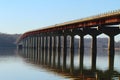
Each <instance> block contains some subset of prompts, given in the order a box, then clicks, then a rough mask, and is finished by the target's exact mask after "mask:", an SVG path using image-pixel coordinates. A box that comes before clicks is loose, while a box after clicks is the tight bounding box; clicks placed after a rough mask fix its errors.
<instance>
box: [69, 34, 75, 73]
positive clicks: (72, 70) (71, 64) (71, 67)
mask: <svg viewBox="0 0 120 80" xmlns="http://www.w3.org/2000/svg"><path fill="white" fill-rule="evenodd" d="M70 74H71V75H73V74H74V35H71V53H70Z"/></svg>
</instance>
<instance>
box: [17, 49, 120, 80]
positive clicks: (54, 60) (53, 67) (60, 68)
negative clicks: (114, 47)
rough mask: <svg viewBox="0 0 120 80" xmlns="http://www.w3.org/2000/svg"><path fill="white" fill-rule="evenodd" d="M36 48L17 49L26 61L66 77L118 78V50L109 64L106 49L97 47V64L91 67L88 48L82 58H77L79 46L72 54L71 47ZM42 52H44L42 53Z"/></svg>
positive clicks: (88, 79)
mask: <svg viewBox="0 0 120 80" xmlns="http://www.w3.org/2000/svg"><path fill="white" fill-rule="evenodd" d="M36 50H37V49H36V48H31V49H27V48H26V49H22V50H19V53H20V55H21V56H23V57H24V58H25V59H26V62H29V63H32V64H34V65H35V66H37V67H38V66H39V67H40V68H42V69H45V70H47V71H50V72H52V73H55V74H58V75H61V76H63V77H65V78H68V79H72V80H120V64H119V61H120V51H117V52H116V53H115V60H113V63H114V65H109V60H108V59H109V57H108V56H109V55H108V52H107V50H106V49H98V52H97V61H96V62H97V64H96V66H95V67H96V68H93V67H92V64H91V54H89V50H90V49H85V54H84V58H83V59H79V58H80V55H79V52H80V51H79V50H80V49H79V48H78V49H75V50H74V55H73V50H71V48H67V49H66V50H64V49H63V48H61V49H59V48H56V49H52V50H47V49H42V50H37V51H36ZM46 50H47V51H46ZM50 51H51V52H50ZM65 51H66V52H65ZM42 52H43V53H44V55H43V53H42ZM50 53H51V54H50ZM71 54H72V56H74V57H73V58H72V61H73V62H72V63H71V57H72V56H71ZM35 55H37V56H35ZM38 55H39V56H38ZM47 55H48V56H47ZM65 55H66V56H65ZM36 57H37V58H36ZM42 57H44V58H42ZM41 58H42V59H41ZM49 60H50V61H49ZM79 60H82V61H79ZM80 62H82V63H80ZM111 64H112V63H111ZM81 65H82V66H81Z"/></svg>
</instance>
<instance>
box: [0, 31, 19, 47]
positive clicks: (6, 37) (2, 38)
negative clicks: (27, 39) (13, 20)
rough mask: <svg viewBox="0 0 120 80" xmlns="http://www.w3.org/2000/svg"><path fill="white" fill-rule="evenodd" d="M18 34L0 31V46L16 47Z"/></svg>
mask: <svg viewBox="0 0 120 80" xmlns="http://www.w3.org/2000/svg"><path fill="white" fill-rule="evenodd" d="M19 36H20V34H5V33H0V47H16V40H17V38H18V37H19Z"/></svg>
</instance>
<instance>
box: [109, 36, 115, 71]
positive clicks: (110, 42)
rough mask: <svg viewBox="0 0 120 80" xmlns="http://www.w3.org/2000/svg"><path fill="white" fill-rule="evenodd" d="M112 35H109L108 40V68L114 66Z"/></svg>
mask: <svg viewBox="0 0 120 80" xmlns="http://www.w3.org/2000/svg"><path fill="white" fill-rule="evenodd" d="M114 48H115V47H114V36H113V35H110V36H109V41H108V53H109V62H108V63H109V70H113V68H114V56H115V50H114Z"/></svg>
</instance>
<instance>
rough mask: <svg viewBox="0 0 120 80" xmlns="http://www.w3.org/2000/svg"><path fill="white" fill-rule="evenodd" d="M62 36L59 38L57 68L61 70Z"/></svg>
mask: <svg viewBox="0 0 120 80" xmlns="http://www.w3.org/2000/svg"><path fill="white" fill-rule="evenodd" d="M60 54H61V36H60V35H59V36H58V63H57V68H58V69H60V60H61V59H60V58H61V55H60Z"/></svg>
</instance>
